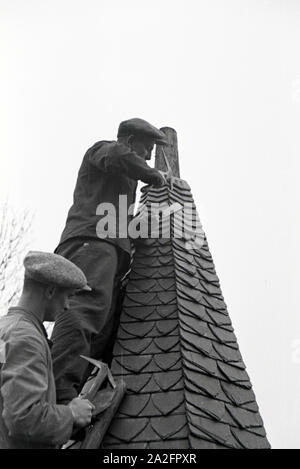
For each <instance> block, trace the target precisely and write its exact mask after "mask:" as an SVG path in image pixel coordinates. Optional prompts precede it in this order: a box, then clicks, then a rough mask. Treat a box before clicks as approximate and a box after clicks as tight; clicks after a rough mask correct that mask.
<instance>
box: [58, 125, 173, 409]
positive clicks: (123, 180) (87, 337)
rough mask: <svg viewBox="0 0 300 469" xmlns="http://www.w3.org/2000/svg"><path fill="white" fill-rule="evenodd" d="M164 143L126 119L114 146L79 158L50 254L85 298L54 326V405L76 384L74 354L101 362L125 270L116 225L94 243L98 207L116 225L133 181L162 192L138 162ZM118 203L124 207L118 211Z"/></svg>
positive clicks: (78, 365) (155, 175)
mask: <svg viewBox="0 0 300 469" xmlns="http://www.w3.org/2000/svg"><path fill="white" fill-rule="evenodd" d="M166 143H167V142H166V136H165V134H164V133H163V132H162V131H160V130H158V129H157V128H156V127H154V126H153V125H151V124H149V123H148V122H146V121H144V120H143V119H138V118H134V119H129V120H127V121H124V122H121V124H120V126H119V130H118V136H117V141H100V142H97V143H95V145H93V146H92V147H91V148H90V149H89V150H88V151H87V153H86V154H85V156H84V158H83V162H82V165H81V167H80V170H79V174H78V179H77V183H76V187H75V191H74V203H73V205H72V207H71V209H70V211H69V214H68V217H67V222H66V226H65V229H64V231H63V233H62V236H61V239H60V243H59V245H58V247H57V248H56V251H55V252H56V253H59V254H61V255H62V256H65V257H66V258H68V259H70V260H71V261H72V262H74V263H75V264H76V265H77V266H78V267H80V268H81V269H82V271H83V272H84V273H85V275H86V277H87V280H88V283H89V285H90V286H91V288H92V291H91V292H81V293H78V294H77V295H76V296H75V297H74V298H73V299H72V300H71V303H70V309H69V310H68V312H67V314H62V315H59V316H58V318H57V320H56V323H55V327H54V330H53V334H52V337H51V339H52V341H53V349H52V356H53V364H54V374H55V379H56V386H57V395H58V399H59V401H60V402H67V401H68V400H70V399H72V398H73V397H75V396H76V395H77V393H78V391H79V390H80V388H81V386H82V384H83V382H82V380H83V377H84V375H85V372H86V364H85V362H84V361H83V360H82V359H80V358H79V355H87V356H92V357H94V358H102V359H103V360H105V361H109V356H108V355H107V350H108V349H111V347H112V335H113V331H114V330H115V328H116V321H117V318H116V302H117V300H118V292H119V284H120V279H121V278H122V277H123V275H124V274H125V273H126V272H127V271H128V268H129V263H130V253H131V246H130V240H129V238H128V236H125V237H124V235H121V234H120V232H119V224H118V222H117V223H116V224H115V226H114V230H111V232H110V231H109V229H108V232H107V233H106V235H105V237H104V238H103V236H100V237H99V232H98V230H97V225H98V223H99V220H101V215H102V216H103V213H102V212H101V211H99V210H98V208H99V205H100V204H107V203H108V204H111V205H112V206H113V207H114V209H115V215H116V217H115V218H116V220H121V219H122V218H124V216H125V215H126V216H127V214H128V213H129V212H130V207H132V204H134V202H135V194H136V188H137V182H138V180H141V181H143V182H145V183H147V184H150V185H154V186H156V187H160V186H162V185H163V184H164V183H165V179H164V176H163V175H162V173H161V172H160V171H157V170H156V169H153V168H151V167H150V166H148V164H147V163H146V161H147V160H150V158H151V152H152V150H153V147H154V145H155V144H158V145H165V144H166ZM120 196H122V198H123V201H124V200H125V201H126V202H125V205H123V206H122V207H120V206H119V200H120ZM103 206H104V205H103ZM126 211H127V213H125V212H126ZM100 212H101V215H99V213H100ZM131 218H132V215H130V216H128V219H127V221H128V223H129V222H130V220H131ZM98 226H99V225H98ZM100 235H101V234H100ZM122 236H123V237H122ZM105 352H106V356H105Z"/></svg>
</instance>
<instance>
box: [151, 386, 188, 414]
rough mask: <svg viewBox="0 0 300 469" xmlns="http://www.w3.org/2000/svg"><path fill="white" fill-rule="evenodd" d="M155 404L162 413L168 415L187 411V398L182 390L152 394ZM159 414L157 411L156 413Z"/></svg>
mask: <svg viewBox="0 0 300 469" xmlns="http://www.w3.org/2000/svg"><path fill="white" fill-rule="evenodd" d="M151 400H152V402H153V405H154V406H155V407H156V409H157V410H158V411H159V412H160V414H161V415H168V414H170V413H171V412H172V413H173V414H174V413H175V411H176V413H178V412H179V413H181V414H184V413H185V399H184V393H183V392H182V391H169V392H162V393H155V394H152V398H151ZM156 415H157V413H156Z"/></svg>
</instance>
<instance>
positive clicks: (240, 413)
mask: <svg viewBox="0 0 300 469" xmlns="http://www.w3.org/2000/svg"><path fill="white" fill-rule="evenodd" d="M226 409H227V410H228V412H229V414H230V415H231V416H232V418H233V419H234V420H235V421H236V422H237V424H238V425H239V426H240V427H241V428H245V429H249V428H252V427H261V426H262V425H263V421H262V419H261V417H260V415H259V414H258V413H254V412H250V411H249V410H245V409H241V408H240V407H234V406H232V405H229V404H228V405H226Z"/></svg>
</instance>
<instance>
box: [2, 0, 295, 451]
mask: <svg viewBox="0 0 300 469" xmlns="http://www.w3.org/2000/svg"><path fill="white" fill-rule="evenodd" d="M299 48H300V2H298V1H297V0H294V1H293V0H282V1H280V0H277V1H276V0H274V1H271V0H269V1H264V0H260V1H258V0H236V1H235V0H226V1H225V0H224V1H221V0H214V1H211V0H210V1H209V0H186V1H175V0H163V1H162V0H151V2H148V1H145V0H127V1H126V2H125V1H124V0H106V1H104V0H77V1H76V0H26V1H24V0H0V54H1V78H0V80H1V84H0V129H1V139H0V152H1V162H0V201H1V200H4V199H5V198H6V196H7V195H8V196H9V200H10V202H11V203H12V204H14V206H15V207H17V208H18V209H22V208H24V209H25V208H30V209H32V210H34V211H35V213H36V217H35V224H34V240H33V242H32V246H31V247H32V248H34V249H41V250H48V251H52V250H53V249H54V248H55V246H56V243H57V241H58V239H59V237H60V234H61V231H62V229H63V227H64V222H65V218H66V215H67V211H68V209H69V207H70V205H71V202H72V194H73V189H74V184H75V181H76V177H77V172H78V169H79V166H80V163H81V160H82V157H83V154H84V153H85V151H86V150H87V148H88V147H89V146H91V145H92V144H93V143H94V142H96V141H97V140H101V139H113V138H114V137H115V135H116V131H117V127H118V124H119V122H120V121H121V120H124V119H127V118H131V117H142V118H144V119H147V120H149V121H150V122H152V123H153V124H154V125H157V126H158V127H161V126H170V127H173V128H175V129H176V130H177V132H178V140H179V152H180V164H181V176H182V177H183V178H184V179H186V180H187V181H188V182H189V184H190V185H191V187H192V191H193V194H194V198H195V200H196V203H197V206H198V211H199V215H200V218H201V221H202V223H203V226H204V230H205V231H206V234H207V236H208V241H209V244H210V248H211V251H212V255H213V257H214V260H215V264H216V269H217V272H218V275H219V277H220V280H221V285H222V289H223V293H224V296H225V299H226V302H227V305H228V308H229V313H230V316H231V319H232V321H233V325H234V327H235V330H236V334H237V337H238V341H239V344H240V348H241V352H242V354H243V358H244V361H245V363H246V365H247V369H248V372H249V374H250V377H251V379H252V382H253V386H254V391H255V393H256V395H257V400H258V404H259V406H260V409H261V413H262V416H263V419H264V421H265V426H266V429H267V431H268V436H269V439H270V442H271V444H272V446H273V447H275V448H278V447H281V448H288V447H296V448H300V321H299V318H298V315H299V299H298V290H299V286H298V281H299V280H298V279H299V261H300V255H299V254H300V249H299V243H298V240H299V232H300V224H299V216H298V210H299V199H300V197H299V190H298V179H299V151H300V139H299V133H300V132H299V130H300V129H299V124H300V61H299Z"/></svg>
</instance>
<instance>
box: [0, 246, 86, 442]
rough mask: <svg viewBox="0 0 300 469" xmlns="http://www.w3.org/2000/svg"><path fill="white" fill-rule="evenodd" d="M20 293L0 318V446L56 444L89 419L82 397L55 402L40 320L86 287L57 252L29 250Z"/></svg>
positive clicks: (47, 318)
mask: <svg viewBox="0 0 300 469" xmlns="http://www.w3.org/2000/svg"><path fill="white" fill-rule="evenodd" d="M24 266H25V279H24V286H23V292H22V295H21V298H20V301H19V303H18V305H17V306H16V307H13V308H10V309H9V311H8V314H7V315H6V316H3V317H1V318H0V351H1V353H0V449H23V448H25V449H26V448H58V447H60V446H61V445H62V444H64V443H66V442H67V441H68V440H69V438H70V436H71V434H72V432H73V430H74V429H77V428H80V427H83V426H86V425H88V424H89V423H90V421H91V416H92V410H93V407H94V406H93V405H92V404H91V403H90V402H89V401H88V400H86V399H80V398H76V399H73V400H72V401H71V402H70V403H69V404H68V405H57V404H56V390H55V381H54V376H53V371H52V358H51V353H50V344H49V341H48V340H47V334H46V331H45V329H44V326H43V321H53V320H54V319H55V314H56V312H58V311H65V310H66V309H67V308H68V302H69V296H70V295H72V294H74V293H75V292H76V291H77V290H81V289H84V290H89V287H88V286H87V282H86V278H85V276H84V274H83V272H82V271H81V270H80V269H79V268H78V267H77V266H75V265H74V264H73V263H72V262H70V261H68V260H67V259H64V258H63V257H62V256H59V255H57V254H49V253H43V252H30V253H28V255H27V256H26V258H25V260H24Z"/></svg>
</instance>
